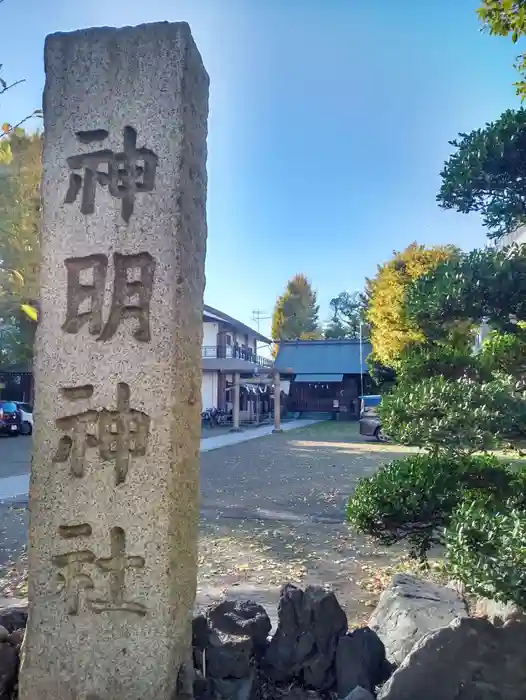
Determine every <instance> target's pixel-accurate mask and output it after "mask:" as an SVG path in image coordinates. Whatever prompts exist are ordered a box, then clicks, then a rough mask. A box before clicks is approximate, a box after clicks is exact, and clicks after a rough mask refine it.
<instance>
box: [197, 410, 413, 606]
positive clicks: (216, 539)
mask: <svg viewBox="0 0 526 700" xmlns="http://www.w3.org/2000/svg"><path fill="white" fill-rule="evenodd" d="M404 454H407V450H406V449H402V448H400V447H398V446H394V445H386V444H379V443H376V442H366V441H365V440H364V439H363V438H361V437H360V436H359V435H358V434H357V426H356V425H355V424H349V423H336V424H333V423H320V424H316V425H313V426H310V427H308V428H305V429H302V430H297V431H293V432H289V433H284V434H281V435H270V436H268V437H265V438H261V439H259V440H252V441H250V442H246V443H241V444H238V445H235V446H232V447H229V448H227V449H222V450H218V451H216V452H210V453H206V454H203V455H202V457H201V498H202V501H201V547H200V580H199V595H198V603H199V604H200V605H205V604H208V603H210V602H211V601H213V600H217V599H219V598H220V597H222V596H223V595H228V596H229V597H239V598H243V597H245V598H246V597H248V596H250V597H253V598H256V599H257V600H259V601H260V602H262V603H263V604H265V605H267V606H271V607H273V605H274V604H275V602H277V599H278V593H279V588H280V586H281V585H282V584H283V583H284V582H286V581H292V582H297V583H301V584H306V583H316V584H324V585H330V586H332V588H333V589H334V590H335V591H336V593H337V595H338V597H339V599H340V600H341V602H342V604H343V606H344V607H345V608H346V610H347V613H348V615H349V618H350V619H351V620H361V619H363V618H364V617H367V616H368V608H369V606H370V605H371V604H372V603H371V601H370V600H367V596H366V595H365V594H364V592H363V590H362V589H361V588H360V586H359V582H360V579H361V578H363V577H364V576H365V574H364V571H363V569H362V564H363V563H369V564H370V563H374V562H378V563H380V562H382V563H387V559H388V557H387V555H386V553H385V552H383V551H379V550H378V549H377V548H375V547H374V546H373V545H372V544H371V543H370V542H368V541H366V540H365V538H363V537H360V536H358V535H356V534H355V533H352V532H351V531H350V529H349V527H348V526H347V524H346V522H345V511H346V504H347V500H348V497H349V495H350V494H351V492H352V491H353V490H354V488H355V486H356V484H357V482H358V479H359V478H360V477H362V476H367V475H371V474H373V473H374V472H375V471H376V470H377V469H378V466H379V465H380V464H381V463H383V462H386V461H389V460H391V459H396V458H399V457H401V456H403V455H404ZM393 555H394V552H393V551H391V552H390V553H389V558H392V557H393ZM369 598H370V596H369Z"/></svg>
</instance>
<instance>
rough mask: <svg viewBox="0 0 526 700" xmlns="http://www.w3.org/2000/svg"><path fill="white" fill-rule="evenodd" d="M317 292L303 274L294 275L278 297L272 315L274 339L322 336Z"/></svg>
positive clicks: (306, 338)
mask: <svg viewBox="0 0 526 700" xmlns="http://www.w3.org/2000/svg"><path fill="white" fill-rule="evenodd" d="M318 312H319V306H318V304H317V303H316V292H315V291H314V290H313V289H312V286H311V284H310V282H309V280H308V279H307V277H306V276H305V275H303V274H298V275H294V277H293V278H292V279H291V280H289V282H287V287H286V289H285V291H284V292H283V294H282V295H281V296H280V297H278V299H277V301H276V305H275V307H274V313H273V316H272V340H273V341H274V342H275V343H279V341H280V340H296V339H305V340H308V339H313V338H320V337H321V332H320V328H319V324H318Z"/></svg>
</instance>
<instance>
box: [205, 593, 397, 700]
mask: <svg viewBox="0 0 526 700" xmlns="http://www.w3.org/2000/svg"><path fill="white" fill-rule="evenodd" d="M270 629H271V623H270V619H269V617H268V615H267V613H266V611H265V609H264V608H263V607H262V606H260V605H257V604H256V603H250V602H248V603H237V602H232V601H225V602H223V603H220V604H219V605H216V606H213V607H211V608H209V609H208V610H207V612H206V613H205V614H204V615H201V616H199V617H196V618H195V619H194V624H193V647H194V665H195V668H196V676H197V678H196V683H195V688H194V691H195V695H196V696H198V697H201V698H211V697H214V698H223V699H224V700H230V699H231V700H249V698H252V697H257V696H258V695H260V694H261V692H262V688H264V689H266V692H265V691H264V692H263V694H269V695H271V696H281V697H282V696H283V695H287V696H289V695H290V696H291V697H293V698H298V700H299V699H300V698H301V697H306V696H307V694H308V691H311V695H314V696H316V695H317V693H328V692H337V693H338V695H340V696H341V697H346V696H348V695H349V694H350V693H351V692H352V691H354V690H355V689H358V691H357V693H355V694H354V695H353V696H352V700H355V699H357V700H359V698H360V697H361V698H362V699H363V700H365V698H367V697H372V696H371V692H372V691H374V689H375V687H376V686H377V685H379V684H380V683H382V682H383V681H385V680H387V678H388V677H389V675H390V672H391V667H390V665H389V664H388V663H387V661H386V657H385V648H384V645H383V644H382V642H381V641H380V639H379V638H378V636H377V635H376V633H375V632H373V631H372V630H371V629H369V628H367V627H365V628H362V629H359V630H356V631H355V632H349V631H348V625H347V617H346V615H345V613H344V612H343V610H342V609H341V607H340V605H339V604H338V601H337V600H336V597H335V596H334V594H333V593H331V592H330V591H327V590H325V589H323V588H319V587H314V586H313V587H307V588H306V589H305V590H304V591H303V590H301V589H300V588H297V587H296V586H293V585H291V584H287V585H286V586H284V587H283V589H282V591H281V597H280V602H279V606H278V627H277V630H276V632H275V634H274V635H273V637H271V638H270V639H269V638H268V635H269V633H270ZM360 689H361V690H360ZM312 691H316V692H314V693H312ZM366 691H368V692H366ZM360 692H361V695H360Z"/></svg>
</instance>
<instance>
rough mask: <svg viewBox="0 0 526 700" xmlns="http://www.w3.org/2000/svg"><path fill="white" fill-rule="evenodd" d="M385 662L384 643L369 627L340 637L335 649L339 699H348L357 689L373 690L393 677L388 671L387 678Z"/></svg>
mask: <svg viewBox="0 0 526 700" xmlns="http://www.w3.org/2000/svg"><path fill="white" fill-rule="evenodd" d="M385 662H386V658H385V647H384V645H383V642H382V640H381V639H380V638H379V637H378V635H377V634H376V632H374V631H373V630H372V629H369V627H362V628H361V629H357V630H355V631H354V632H349V633H348V634H346V635H345V636H344V637H340V638H339V640H338V646H337V647H336V689H337V692H338V696H339V697H341V698H344V697H346V696H347V695H348V694H349V693H350V692H351V691H352V690H354V688H356V687H357V686H361V687H362V688H365V689H367V690H374V689H375V687H376V686H377V685H380V684H381V683H383V682H384V681H386V680H387V678H388V677H389V675H390V673H389V671H388V673H387V675H386V665H385ZM389 670H390V669H389Z"/></svg>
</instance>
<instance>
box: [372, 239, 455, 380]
mask: <svg viewBox="0 0 526 700" xmlns="http://www.w3.org/2000/svg"><path fill="white" fill-rule="evenodd" d="M458 254H459V251H458V249H457V248H455V247H454V246H451V245H444V246H433V247H429V248H428V247H426V246H424V245H420V244H418V243H416V242H415V243H411V245H410V246H408V247H407V248H406V249H405V250H403V251H402V252H396V251H395V252H394V257H393V259H392V260H390V261H389V262H387V263H384V264H383V265H379V266H378V272H377V274H376V277H374V279H368V280H367V283H366V296H367V298H368V310H367V320H368V321H369V323H370V326H371V333H370V338H371V343H372V346H373V353H374V359H375V361H376V362H378V363H380V364H382V365H385V366H386V367H393V368H395V369H396V368H397V365H398V360H399V358H400V355H401V353H402V352H403V350H405V349H406V348H407V347H409V346H410V345H412V344H415V343H421V342H423V341H424V339H425V338H424V335H423V333H422V332H421V331H420V329H419V328H418V327H417V326H415V325H414V324H413V323H411V321H410V320H409V319H408V316H407V313H406V308H405V298H406V294H407V291H408V289H409V287H410V285H411V283H412V282H413V281H414V280H416V279H418V278H419V277H421V276H422V275H424V274H425V273H426V272H430V271H431V270H434V269H435V268H436V267H438V265H439V264H440V263H442V262H444V261H445V260H448V259H451V258H453V257H455V256H457V255H458Z"/></svg>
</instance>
